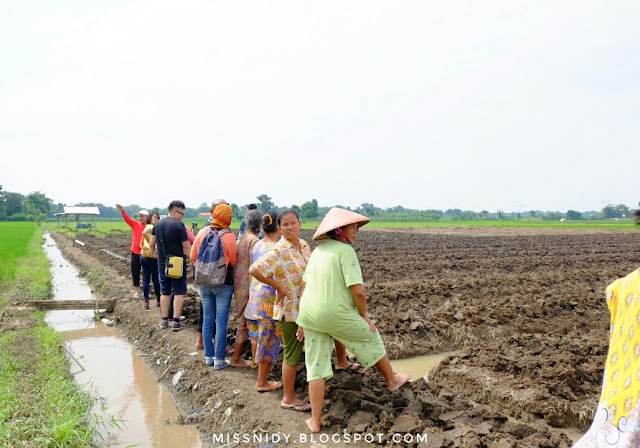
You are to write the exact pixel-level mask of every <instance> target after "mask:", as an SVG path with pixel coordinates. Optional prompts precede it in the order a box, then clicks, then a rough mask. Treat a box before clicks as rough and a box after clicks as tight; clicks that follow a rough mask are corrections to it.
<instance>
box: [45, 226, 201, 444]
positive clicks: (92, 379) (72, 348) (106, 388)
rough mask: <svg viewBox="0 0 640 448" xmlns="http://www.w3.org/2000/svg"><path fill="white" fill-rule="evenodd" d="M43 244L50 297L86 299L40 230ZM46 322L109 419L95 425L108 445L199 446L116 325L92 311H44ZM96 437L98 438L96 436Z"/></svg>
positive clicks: (83, 286)
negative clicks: (58, 335) (62, 341)
mask: <svg viewBox="0 0 640 448" xmlns="http://www.w3.org/2000/svg"><path fill="white" fill-rule="evenodd" d="M45 240H46V241H45V245H44V249H45V252H46V254H47V256H48V257H49V259H50V260H51V264H52V268H51V273H52V282H53V286H54V299H66V300H87V299H91V298H92V297H91V289H90V287H89V286H88V285H87V283H86V281H85V280H84V279H82V278H80V277H79V276H78V274H79V271H78V270H77V269H76V268H75V266H73V265H71V264H70V263H69V262H68V261H67V260H66V259H64V257H63V256H62V253H61V252H60V250H59V249H58V247H57V246H56V243H55V241H53V239H52V238H51V237H50V236H49V235H48V234H46V235H45ZM45 320H46V322H47V323H48V324H49V325H50V326H52V327H53V328H54V329H55V330H56V331H59V332H61V333H62V336H63V337H64V338H65V340H66V343H65V348H66V350H67V351H68V353H69V355H70V358H71V372H72V373H73V374H74V375H75V378H76V381H77V382H78V384H80V385H82V387H84V388H85V389H86V390H89V391H90V392H91V393H92V395H93V396H97V397H100V398H99V399H97V400H96V402H95V404H94V407H93V410H92V412H93V413H95V414H97V415H98V416H100V417H101V418H103V419H104V420H105V421H110V420H112V419H114V421H116V422H117V425H118V426H119V427H120V429H118V428H117V427H116V426H114V425H113V424H107V425H106V426H105V428H100V437H101V438H102V439H103V440H104V442H101V443H104V444H106V445H107V446H111V447H125V446H137V447H151V446H153V447H174V446H188V447H203V446H204V444H203V443H202V441H201V440H200V438H199V434H198V431H197V430H196V429H195V428H194V427H190V426H186V425H179V424H175V422H177V421H178V420H179V419H180V418H181V414H180V411H179V409H178V408H177V407H176V405H175V403H174V401H173V399H172V397H171V394H170V393H169V392H168V391H167V390H166V389H165V388H164V387H162V386H159V385H158V383H157V382H156V380H155V378H154V377H153V375H152V374H151V371H150V370H149V368H148V367H147V366H146V364H145V363H144V359H143V356H145V355H146V354H145V353H137V350H136V349H135V347H133V346H132V345H131V344H129V343H128V342H127V341H126V339H125V338H124V337H123V336H122V334H121V333H120V332H119V331H118V330H117V329H116V328H111V327H107V326H105V325H104V324H102V323H101V322H95V321H94V320H93V311H85V310H76V311H67V310H64V311H50V312H48V313H47V315H46V318H45ZM98 442H99V443H100V441H98Z"/></svg>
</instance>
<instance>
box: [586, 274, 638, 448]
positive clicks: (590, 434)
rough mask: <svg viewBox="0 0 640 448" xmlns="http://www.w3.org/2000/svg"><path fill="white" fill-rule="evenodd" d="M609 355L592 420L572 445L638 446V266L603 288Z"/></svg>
mask: <svg viewBox="0 0 640 448" xmlns="http://www.w3.org/2000/svg"><path fill="white" fill-rule="evenodd" d="M607 306H608V307H609V311H610V312H611V327H610V333H609V354H608V355H607V362H606V365H605V370H604V379H603V382H602V395H601V396H600V403H599V404H598V409H597V410H596V415H595V418H594V420H593V423H592V425H591V427H590V428H589V430H588V431H587V433H586V434H585V435H584V436H583V437H582V438H581V439H580V440H579V441H578V442H577V443H576V444H575V445H574V448H595V447H597V448H610V447H615V448H638V447H640V269H639V270H635V271H634V272H632V273H631V274H629V275H627V276H626V277H624V278H621V279H618V280H616V281H615V282H613V283H612V284H611V285H609V287H608V288H607Z"/></svg>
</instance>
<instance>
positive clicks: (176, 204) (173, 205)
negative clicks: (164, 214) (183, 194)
mask: <svg viewBox="0 0 640 448" xmlns="http://www.w3.org/2000/svg"><path fill="white" fill-rule="evenodd" d="M175 208H182V209H185V208H187V206H186V205H184V202H182V201H171V203H170V204H169V211H172V210H173V209H175Z"/></svg>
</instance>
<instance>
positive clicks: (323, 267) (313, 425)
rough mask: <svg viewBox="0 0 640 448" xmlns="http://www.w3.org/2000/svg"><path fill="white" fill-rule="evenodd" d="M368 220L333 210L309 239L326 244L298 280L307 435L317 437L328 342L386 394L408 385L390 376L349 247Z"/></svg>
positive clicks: (328, 357) (328, 371)
mask: <svg viewBox="0 0 640 448" xmlns="http://www.w3.org/2000/svg"><path fill="white" fill-rule="evenodd" d="M368 222H369V218H367V217H366V216H363V215H360V214H358V213H354V212H351V211H349V210H344V209H341V208H337V207H334V208H332V209H331V210H329V213H327V215H326V216H325V217H324V219H323V220H322V222H321V223H320V226H319V227H318V229H317V230H316V233H315V235H314V236H313V239H314V240H315V241H318V240H325V241H323V242H322V243H320V245H319V246H318V247H317V248H316V249H315V250H314V251H313V253H312V254H311V258H310V259H309V263H308V264H307V269H306V271H305V274H304V277H303V280H304V281H305V283H306V287H305V290H304V293H303V294H302V298H301V300H300V312H299V314H298V318H297V320H296V322H297V323H298V325H299V326H300V327H302V328H304V341H305V362H306V366H307V381H308V382H309V398H310V401H311V418H310V419H308V420H307V421H306V423H307V425H308V426H309V429H310V430H311V432H319V431H320V426H321V417H322V406H323V403H324V393H325V380H326V379H327V378H331V377H332V376H333V371H332V369H331V350H332V348H333V340H334V339H336V340H338V341H340V342H341V343H342V344H344V345H345V346H346V347H347V348H348V349H349V350H351V352H352V353H353V354H354V355H355V356H356V358H358V361H359V362H360V363H361V364H362V365H363V366H364V367H365V368H367V367H371V366H374V365H375V366H376V367H377V368H378V370H380V372H381V373H382V376H384V379H385V381H386V382H387V386H388V388H389V390H390V391H395V390H397V389H399V388H400V387H402V386H403V385H404V384H405V383H406V382H407V381H409V380H410V377H409V375H406V374H404V373H394V371H393V368H392V367H391V363H390V362H389V357H388V356H387V354H386V350H385V348H384V344H383V343H382V339H381V337H380V333H378V330H377V328H376V326H375V324H374V322H373V321H372V320H371V318H370V317H369V315H368V314H367V294H366V291H365V288H364V285H363V281H362V271H361V270H360V263H359V262H358V257H357V255H356V252H355V250H353V247H352V244H353V243H354V242H355V240H356V237H357V235H358V228H359V227H361V226H363V225H365V224H366V223H368Z"/></svg>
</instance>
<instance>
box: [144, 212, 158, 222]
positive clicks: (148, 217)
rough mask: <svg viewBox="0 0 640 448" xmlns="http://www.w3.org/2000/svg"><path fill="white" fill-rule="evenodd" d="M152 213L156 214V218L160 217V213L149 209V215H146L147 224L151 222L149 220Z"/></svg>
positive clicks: (151, 217)
mask: <svg viewBox="0 0 640 448" xmlns="http://www.w3.org/2000/svg"><path fill="white" fill-rule="evenodd" d="M153 215H158V219H160V213H158V212H157V211H155V210H151V211H150V212H149V215H148V216H147V224H151V220H152V219H153Z"/></svg>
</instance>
